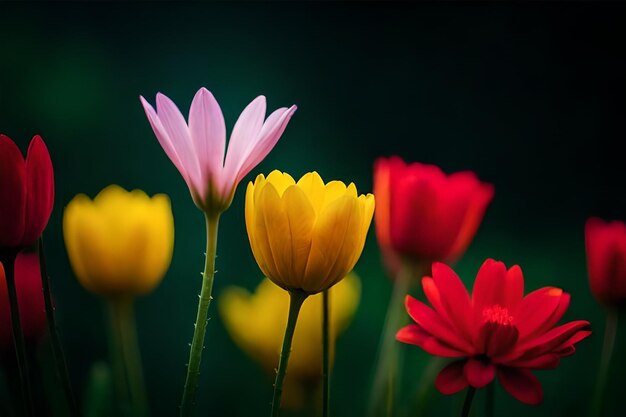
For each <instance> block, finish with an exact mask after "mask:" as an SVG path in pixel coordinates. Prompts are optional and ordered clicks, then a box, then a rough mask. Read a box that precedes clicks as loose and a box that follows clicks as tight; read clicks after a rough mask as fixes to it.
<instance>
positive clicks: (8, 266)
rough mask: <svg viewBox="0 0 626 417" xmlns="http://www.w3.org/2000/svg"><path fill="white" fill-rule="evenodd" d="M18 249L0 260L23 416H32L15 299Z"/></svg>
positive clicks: (6, 253)
mask: <svg viewBox="0 0 626 417" xmlns="http://www.w3.org/2000/svg"><path fill="white" fill-rule="evenodd" d="M17 254H18V251H10V252H5V253H3V254H2V256H1V257H0V261H1V262H2V265H3V266H4V273H5V276H6V282H7V290H8V293H9V306H10V309H11V325H12V328H13V345H14V347H15V356H16V359H17V368H18V373H19V378H20V388H21V393H22V405H23V407H24V415H25V416H27V417H28V416H33V415H34V409H33V395H32V389H31V386H30V376H29V371H28V361H27V357H26V342H25V341H24V330H23V329H22V322H21V320H20V310H19V303H18V299H17V290H16V288H15V259H16V258H17Z"/></svg>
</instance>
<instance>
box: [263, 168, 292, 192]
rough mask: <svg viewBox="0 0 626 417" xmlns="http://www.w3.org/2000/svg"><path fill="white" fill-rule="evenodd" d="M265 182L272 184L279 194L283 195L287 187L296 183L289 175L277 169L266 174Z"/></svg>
mask: <svg viewBox="0 0 626 417" xmlns="http://www.w3.org/2000/svg"><path fill="white" fill-rule="evenodd" d="M267 182H269V183H270V184H272V185H273V186H274V189H275V190H276V192H277V193H278V195H279V196H282V195H283V193H284V192H285V190H286V189H287V187H289V186H290V185H294V184H295V183H296V182H295V180H294V179H293V177H292V176H291V175H289V174H287V173H286V172H280V171H277V170H274V171H272V172H270V175H268V176H267Z"/></svg>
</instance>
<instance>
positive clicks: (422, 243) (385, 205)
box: [374, 156, 494, 271]
mask: <svg viewBox="0 0 626 417" xmlns="http://www.w3.org/2000/svg"><path fill="white" fill-rule="evenodd" d="M493 192H494V191H493V186H492V185H491V184H486V183H483V182H481V181H480V180H479V179H478V178H477V177H476V175H475V174H474V173H473V172H469V171H465V172H457V173H455V174H451V175H446V174H444V173H443V172H442V171H441V169H439V168H438V167H436V166H434V165H424V164H420V163H417V162H415V163H412V164H406V163H405V162H404V161H403V160H402V159H400V158H399V157H397V156H393V157H391V158H379V159H378V160H377V161H376V162H375V164H374V195H375V196H376V213H375V216H376V219H375V220H376V236H377V237H378V242H379V244H380V246H381V249H382V252H383V257H384V260H385V264H386V265H387V267H388V269H390V270H391V271H397V269H398V266H399V263H400V257H406V258H408V259H412V260H414V261H417V262H426V263H428V264H430V263H432V262H433V261H446V262H451V261H455V260H456V259H458V258H459V257H460V256H461V255H462V254H463V253H464V252H465V250H466V249H467V246H468V245H469V244H470V242H471V241H472V239H473V238H474V235H475V234H476V231H477V230H478V226H480V223H481V221H482V219H483V216H484V213H485V210H486V208H487V205H488V204H489V203H490V201H491V199H492V198H493Z"/></svg>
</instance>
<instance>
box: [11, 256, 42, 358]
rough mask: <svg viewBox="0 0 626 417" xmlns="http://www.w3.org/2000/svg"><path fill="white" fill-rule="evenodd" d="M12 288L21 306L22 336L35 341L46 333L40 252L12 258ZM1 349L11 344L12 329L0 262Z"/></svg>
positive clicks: (30, 341) (28, 340)
mask: <svg viewBox="0 0 626 417" xmlns="http://www.w3.org/2000/svg"><path fill="white" fill-rule="evenodd" d="M15 278H16V279H15V287H16V288H15V289H16V291H17V299H18V304H19V306H20V320H21V323H22V330H23V331H24V339H25V340H26V341H27V343H31V344H35V343H37V342H38V341H39V340H41V338H42V337H43V336H44V335H45V333H46V314H45V310H44V300H43V292H42V290H41V276H40V272H39V256H38V255H37V254H36V253H21V254H19V255H18V256H17V259H16V261H15ZM0 323H2V326H0V352H1V353H6V352H7V351H9V349H12V348H13V330H12V326H11V311H10V308H9V295H8V292H7V285H6V277H5V275H4V268H3V266H2V264H1V263H0Z"/></svg>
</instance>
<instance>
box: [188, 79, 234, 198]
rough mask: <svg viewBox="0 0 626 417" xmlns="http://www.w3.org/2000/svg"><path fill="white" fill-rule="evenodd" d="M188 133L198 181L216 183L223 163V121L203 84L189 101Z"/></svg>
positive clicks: (218, 107) (224, 129)
mask: <svg viewBox="0 0 626 417" xmlns="http://www.w3.org/2000/svg"><path fill="white" fill-rule="evenodd" d="M189 133H190V135H191V140H192V141H193V143H194V148H195V150H196V152H197V158H198V160H199V163H200V168H201V171H202V182H203V183H204V184H209V183H212V184H215V185H216V186H217V185H218V184H219V175H220V174H221V172H222V168H223V165H224V151H225V148H226V125H225V124H224V115H223V114H222V109H220V106H219V104H218V103H217V100H215V97H213V94H211V92H210V91H209V90H207V89H206V88H204V87H202V88H201V89H200V90H198V92H197V93H196V95H195V96H194V98H193V101H192V102H191V108H190V110H189Z"/></svg>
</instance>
